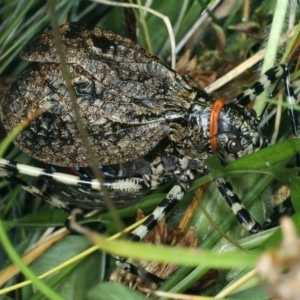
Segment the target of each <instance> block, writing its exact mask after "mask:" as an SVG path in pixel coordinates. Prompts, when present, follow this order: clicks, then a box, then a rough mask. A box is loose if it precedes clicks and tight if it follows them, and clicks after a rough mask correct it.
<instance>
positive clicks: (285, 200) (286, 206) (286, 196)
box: [262, 67, 300, 230]
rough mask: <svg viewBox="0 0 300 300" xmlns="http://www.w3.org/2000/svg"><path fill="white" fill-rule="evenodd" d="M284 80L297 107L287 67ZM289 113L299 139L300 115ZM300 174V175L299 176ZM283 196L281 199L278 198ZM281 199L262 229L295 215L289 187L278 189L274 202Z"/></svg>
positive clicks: (298, 159)
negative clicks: (285, 216)
mask: <svg viewBox="0 0 300 300" xmlns="http://www.w3.org/2000/svg"><path fill="white" fill-rule="evenodd" d="M282 78H283V79H284V87H285V92H286V95H287V102H288V103H289V104H290V105H296V99H295V98H296V97H295V93H294V89H293V87H292V85H291V82H290V75H289V71H288V69H287V67H285V69H284V72H283V74H282ZM288 112H289V117H290V121H291V127H292V132H293V135H294V138H297V137H298V135H299V115H298V112H297V111H296V110H294V109H293V107H290V108H289V109H288ZM296 165H297V167H298V168H299V167H300V154H299V153H296ZM299 175H300V174H299V173H298V176H299ZM279 194H281V197H280V196H278V195H279ZM278 197H280V198H281V199H279V201H280V203H279V204H276V203H275V206H274V211H273V213H272V215H271V216H270V217H269V218H268V219H267V220H266V222H265V223H264V224H263V225H262V228H263V229H264V230H266V229H269V228H272V227H275V226H278V223H279V218H280V217H281V216H283V215H292V214H294V213H295V210H294V207H293V203H292V200H291V196H290V191H289V188H288V187H287V186H282V187H281V188H280V189H278V190H277V191H276V193H275V195H274V200H276V199H275V198H278Z"/></svg>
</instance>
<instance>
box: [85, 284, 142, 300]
mask: <svg viewBox="0 0 300 300" xmlns="http://www.w3.org/2000/svg"><path fill="white" fill-rule="evenodd" d="M87 299H89V300H125V299H128V300H129V299H130V300H147V299H148V298H147V297H145V296H143V295H142V294H141V293H138V292H135V291H133V290H131V289H130V288H128V287H125V286H124V285H122V284H121V283H116V282H109V283H101V284H98V285H96V286H95V287H94V288H92V289H91V290H90V291H89V292H88V294H87Z"/></svg>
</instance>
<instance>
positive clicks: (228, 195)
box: [214, 178, 261, 234]
mask: <svg viewBox="0 0 300 300" xmlns="http://www.w3.org/2000/svg"><path fill="white" fill-rule="evenodd" d="M214 181H215V183H216V185H217V187H218V189H219V191H220V193H221V194H222V196H223V197H224V198H225V200H226V202H227V204H228V205H229V207H230V209H231V210H232V212H233V213H234V215H235V216H236V218H237V220H238V221H239V223H240V224H241V225H242V226H243V227H244V228H245V230H247V231H248V232H249V233H250V234H256V233H258V232H260V231H261V226H260V225H259V224H258V223H257V222H256V221H255V220H254V219H253V218H252V216H251V215H250V213H249V212H248V211H247V209H246V208H245V207H244V206H243V205H242V203H241V200H240V199H239V197H238V196H237V195H236V193H235V191H234V189H233V187H232V185H231V184H230V182H229V181H228V180H227V179H226V178H217V179H215V180H214Z"/></svg>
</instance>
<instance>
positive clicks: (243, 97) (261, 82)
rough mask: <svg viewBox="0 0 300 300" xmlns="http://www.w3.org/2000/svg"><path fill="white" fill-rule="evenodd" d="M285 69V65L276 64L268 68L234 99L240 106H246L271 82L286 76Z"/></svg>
mask: <svg viewBox="0 0 300 300" xmlns="http://www.w3.org/2000/svg"><path fill="white" fill-rule="evenodd" d="M286 72H288V71H287V67H286V65H278V66H276V67H274V68H271V69H270V70H268V71H267V72H266V73H265V74H263V75H262V76H261V77H260V78H259V79H258V80H257V81H256V82H255V83H254V84H253V85H252V86H251V87H250V88H248V89H247V90H246V91H244V92H243V93H242V94H240V95H239V96H237V97H236V98H235V100H234V101H236V102H237V103H238V104H240V105H242V106H244V107H245V106H247V105H248V104H249V103H250V102H252V101H253V100H255V98H256V97H257V96H258V95H259V94H261V93H262V92H263V91H265V90H266V89H267V88H268V87H270V85H271V84H273V83H275V82H276V81H277V80H279V79H281V78H282V77H284V78H286V76H285V73H286Z"/></svg>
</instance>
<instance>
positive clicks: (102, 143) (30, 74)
mask: <svg viewBox="0 0 300 300" xmlns="http://www.w3.org/2000/svg"><path fill="white" fill-rule="evenodd" d="M70 75H71V78H72V81H73V84H74V87H75V90H76V93H77V96H78V104H79V107H80V111H81V115H82V118H83V120H84V123H85V126H86V129H87V132H88V136H89V140H90V143H91V145H92V148H93V150H94V153H95V155H96V158H97V160H98V162H99V164H102V165H106V164H110V165H111V164H118V163H122V162H126V161H131V160H133V159H135V158H138V157H141V156H143V155H145V154H147V153H148V152H149V151H150V150H152V149H153V148H154V147H155V146H156V145H157V143H158V142H159V141H160V140H161V139H162V138H163V137H164V136H166V135H167V134H168V131H169V126H168V125H167V124H166V122H165V119H164V118H162V117H157V118H156V119H153V120H152V121H148V122H146V123H139V124H137V123H136V124H128V123H122V122H115V121H112V120H111V119H109V118H107V117H106V115H103V114H102V112H103V110H102V109H101V108H103V106H106V110H107V111H108V112H109V113H110V114H115V115H118V114H119V115H120V116H121V115H122V114H123V115H126V114H130V113H131V110H135V111H138V110H139V111H140V114H141V116H142V115H143V114H144V111H143V109H144V110H145V108H140V107H139V106H137V107H133V105H135V104H133V103H130V104H128V105H129V106H128V107H127V106H126V104H124V105H123V106H119V104H117V103H115V104H114V101H113V98H114V97H115V95H111V98H112V101H111V102H109V103H110V105H109V104H108V103H107V102H106V100H105V101H104V100H103V98H101V97H102V93H103V92H105V93H109V92H108V90H104V91H103V90H102V87H103V86H102V85H101V84H100V83H99V82H98V81H97V80H96V79H95V78H93V76H91V75H90V73H88V72H86V71H85V70H83V69H82V68H81V67H80V66H78V65H76V64H74V65H70ZM105 99H106V98H105ZM46 102H47V103H51V104H52V107H51V108H50V110H48V111H46V112H45V113H44V114H43V115H42V116H40V117H39V118H37V119H36V120H34V121H33V122H32V123H31V124H30V125H29V126H28V127H27V128H26V129H25V130H24V131H22V132H21V133H20V135H19V136H18V137H17V138H16V140H15V143H16V144H17V145H18V146H19V147H20V149H21V150H23V151H24V152H26V153H28V154H29V155H30V156H32V157H34V158H36V159H38V160H40V161H44V162H46V163H50V164H55V165H60V166H87V165H88V159H87V157H86V152H85V147H84V145H83V144H82V140H81V137H80V135H79V133H78V130H77V126H76V120H75V116H74V112H73V109H72V105H71V100H70V98H69V95H68V93H67V90H66V86H65V84H64V80H63V78H62V74H61V71H60V68H59V65H58V64H52V63H46V64H36V65H35V66H33V67H32V68H30V69H28V70H27V71H25V72H24V73H23V74H22V75H21V76H20V77H19V78H18V79H17V80H16V81H15V82H14V83H13V84H12V86H11V87H10V89H9V91H8V92H7V94H6V96H5V98H4V100H3V102H2V111H1V118H2V121H3V124H4V126H5V129H6V130H7V131H10V130H11V129H12V128H13V127H15V126H16V124H18V123H19V122H20V121H21V120H22V119H24V118H25V117H26V116H27V115H28V114H30V112H32V111H35V110H36V109H37V108H38V107H40V106H43V104H44V103H46ZM113 104H114V105H113ZM125 108H126V109H125ZM120 118H121V117H120ZM141 118H142V117H141Z"/></svg>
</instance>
